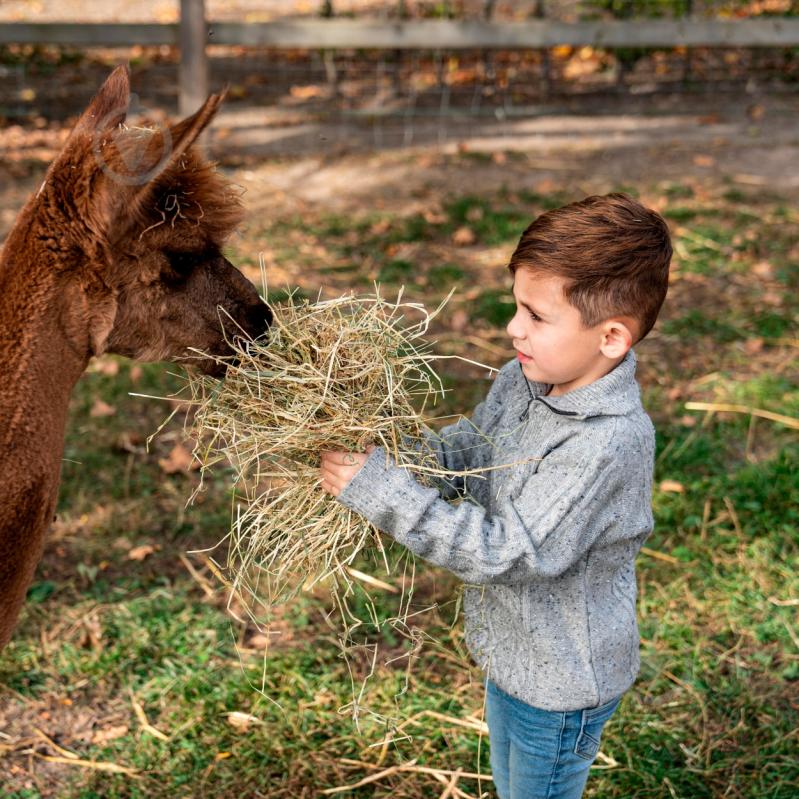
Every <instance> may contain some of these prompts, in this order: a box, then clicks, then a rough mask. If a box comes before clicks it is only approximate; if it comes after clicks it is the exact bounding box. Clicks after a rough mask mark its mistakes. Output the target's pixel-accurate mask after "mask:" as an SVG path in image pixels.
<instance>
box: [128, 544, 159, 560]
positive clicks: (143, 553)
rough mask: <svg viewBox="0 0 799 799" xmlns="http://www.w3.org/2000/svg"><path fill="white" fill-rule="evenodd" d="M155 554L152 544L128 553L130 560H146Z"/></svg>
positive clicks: (143, 545)
mask: <svg viewBox="0 0 799 799" xmlns="http://www.w3.org/2000/svg"><path fill="white" fill-rule="evenodd" d="M153 552H155V547H154V546H153V545H152V544H142V545H141V546H138V547H133V549H131V550H129V551H128V560H144V559H145V558H148V557H149V556H150V555H152V554H153Z"/></svg>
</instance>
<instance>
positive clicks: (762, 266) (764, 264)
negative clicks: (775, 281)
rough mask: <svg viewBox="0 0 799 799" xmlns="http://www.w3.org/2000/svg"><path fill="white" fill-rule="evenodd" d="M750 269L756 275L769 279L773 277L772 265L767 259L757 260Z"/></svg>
mask: <svg viewBox="0 0 799 799" xmlns="http://www.w3.org/2000/svg"><path fill="white" fill-rule="evenodd" d="M752 271H753V272H754V273H755V274H756V275H757V276H758V277H763V278H766V279H767V280H770V279H771V278H772V277H774V267H773V266H772V265H771V264H770V263H769V262H768V261H758V262H757V263H756V264H755V265H754V266H753V267H752Z"/></svg>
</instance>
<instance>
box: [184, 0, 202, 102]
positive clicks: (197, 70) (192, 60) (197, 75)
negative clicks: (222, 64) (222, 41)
mask: <svg viewBox="0 0 799 799" xmlns="http://www.w3.org/2000/svg"><path fill="white" fill-rule="evenodd" d="M207 38H208V31H207V26H206V24H205V0H180V40H179V41H180V99H179V103H178V107H179V109H180V115H181V116H187V115H188V114H192V113H194V112H195V111H196V110H197V109H198V108H199V107H200V106H201V105H202V104H203V102H205V98H206V97H208V58H207V56H206V53H205V44H206V40H207Z"/></svg>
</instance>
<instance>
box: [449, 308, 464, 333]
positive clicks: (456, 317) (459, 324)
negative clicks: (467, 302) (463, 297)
mask: <svg viewBox="0 0 799 799" xmlns="http://www.w3.org/2000/svg"><path fill="white" fill-rule="evenodd" d="M449 324H450V327H451V328H452V329H453V330H454V331H455V332H456V333H462V332H463V331H464V330H465V329H466V326H467V325H468V324H469V314H468V313H467V312H466V311H465V310H464V309H463V308H458V310H457V311H455V312H454V313H453V314H452V315H451V316H450V318H449Z"/></svg>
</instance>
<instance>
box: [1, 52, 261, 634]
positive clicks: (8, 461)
mask: <svg viewBox="0 0 799 799" xmlns="http://www.w3.org/2000/svg"><path fill="white" fill-rule="evenodd" d="M129 96H130V86H129V78H128V71H127V68H125V67H119V68H117V69H116V70H115V71H114V72H113V73H112V74H111V76H110V77H109V78H108V80H107V81H106V82H105V84H104V85H103V86H102V88H101V89H100V91H99V92H98V93H97V95H96V96H95V97H94V99H93V100H92V101H91V103H90V104H89V107H88V108H87V109H86V111H85V113H84V114H83V115H82V116H81V118H80V119H79V120H78V122H77V124H76V126H75V128H74V130H73V131H72V133H71V134H70V136H69V138H68V139H67V141H66V144H65V145H64V149H63V151H62V152H61V154H60V155H59V156H58V157H57V158H56V160H55V161H54V162H53V164H52V165H51V166H50V168H49V170H48V171H47V175H46V177H45V180H44V183H43V184H42V187H41V188H40V189H39V191H38V192H37V194H36V195H35V196H34V197H32V198H31V199H30V201H29V202H28V203H27V205H26V206H25V208H24V209H23V210H22V212H21V213H20V215H19V218H18V220H17V222H16V225H15V226H14V228H13V230H12V231H11V232H10V233H9V235H8V238H7V239H6V242H5V246H4V248H3V253H2V258H1V259H0V368H2V382H1V383H0V648H2V647H3V646H4V645H5V644H6V643H7V642H8V639H9V637H10V635H11V630H12V628H13V626H14V624H15V622H16V619H17V616H18V614H19V611H20V608H21V606H22V603H23V600H24V598H25V593H26V590H27V588H28V586H29V585H30V582H31V579H32V577H33V573H34V569H35V567H36V564H37V563H38V561H39V559H40V557H41V553H42V548H43V543H44V536H45V533H46V531H47V529H48V527H49V525H50V522H51V521H52V518H53V511H54V508H55V503H56V496H57V493H58V482H59V476H60V466H61V456H62V451H63V437H64V426H65V422H66V417H67V405H68V402H69V396H70V393H71V391H72V388H73V386H74V385H75V383H76V382H77V380H78V378H79V377H80V375H81V373H82V372H83V370H84V369H85V368H86V365H87V364H88V362H89V359H90V358H91V357H92V356H93V355H100V354H102V353H105V352H112V353H118V354H121V355H126V356H128V357H131V358H137V359H140V360H149V361H152V360H162V359H169V360H184V359H186V358H187V357H190V354H189V353H187V348H189V347H192V348H197V349H200V350H203V351H205V352H210V353H213V354H218V355H223V354H226V353H228V352H229V351H230V350H229V347H228V345H227V343H226V333H225V331H223V328H222V322H224V323H226V331H227V336H228V337H229V336H230V335H233V334H234V333H235V330H236V328H237V327H238V328H240V329H242V330H244V331H245V332H246V333H247V334H249V335H253V336H254V335H258V334H260V333H262V332H264V330H265V329H266V328H267V327H268V325H269V322H270V320H271V315H270V313H269V309H268V308H267V306H266V305H264V303H262V302H261V300H260V299H259V297H258V294H257V292H256V291H255V288H254V287H253V286H252V284H251V283H250V282H249V281H248V280H247V279H246V278H245V277H244V276H243V275H242V274H241V273H240V272H238V271H237V270H236V269H235V268H234V267H233V266H232V265H231V264H230V263H229V262H228V261H227V260H226V259H225V258H224V257H223V256H222V254H221V246H222V243H223V242H224V240H225V238H226V237H227V236H228V234H230V233H231V232H232V230H233V228H234V227H235V226H236V224H237V223H238V222H239V221H240V219H241V213H242V210H241V203H240V201H239V199H238V197H237V196H236V195H235V194H234V193H233V191H232V190H231V187H230V186H229V184H228V183H227V182H226V181H225V180H224V179H223V178H222V177H221V176H220V175H219V174H217V173H216V172H215V171H214V169H213V168H212V166H211V165H209V164H208V163H207V162H205V161H204V160H203V159H202V158H201V157H200V155H199V154H198V153H197V152H196V150H195V149H192V148H191V145H192V143H193V142H194V141H195V140H196V139H197V136H198V135H199V134H200V133H201V132H202V130H203V128H205V126H206V125H207V124H208V123H209V122H210V121H211V118H212V117H213V115H214V113H215V111H216V109H217V107H218V106H219V103H220V102H221V100H222V97H221V96H220V95H212V96H211V97H209V98H208V100H207V101H206V103H205V104H204V105H203V106H202V108H200V110H199V111H198V112H197V113H196V114H194V115H193V116H191V117H189V118H188V119H185V120H183V121H182V122H179V123H178V124H176V125H173V126H171V127H169V128H164V129H162V130H144V129H141V128H139V129H136V128H130V129H129V128H126V127H125V126H124V125H123V124H122V123H123V122H124V120H125V114H126V109H127V106H128V101H129ZM220 308H221V310H220ZM197 363H198V365H199V367H200V368H203V369H204V370H205V371H207V372H211V373H214V372H215V368H214V361H213V360H212V359H207V360H206V361H204V362H203V361H197Z"/></svg>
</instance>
